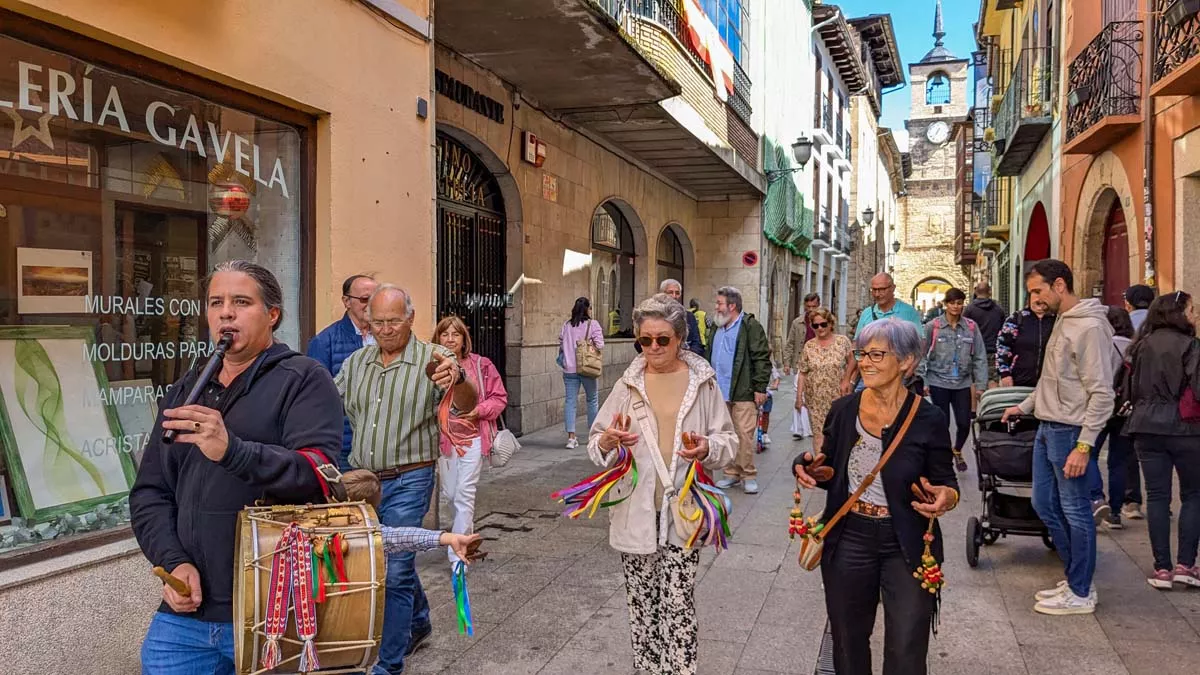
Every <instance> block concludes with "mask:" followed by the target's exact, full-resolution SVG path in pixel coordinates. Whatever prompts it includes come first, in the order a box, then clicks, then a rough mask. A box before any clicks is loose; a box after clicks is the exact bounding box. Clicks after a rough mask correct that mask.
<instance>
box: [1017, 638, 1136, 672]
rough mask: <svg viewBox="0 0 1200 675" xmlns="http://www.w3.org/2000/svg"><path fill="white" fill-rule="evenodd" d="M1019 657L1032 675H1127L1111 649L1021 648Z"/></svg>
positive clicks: (1037, 646) (1026, 646)
mask: <svg viewBox="0 0 1200 675" xmlns="http://www.w3.org/2000/svg"><path fill="white" fill-rule="evenodd" d="M1021 655H1022V656H1023V657H1024V659H1025V663H1026V664H1028V666H1029V671H1030V672H1031V673H1053V672H1066V673H1087V674H1088V675H1127V674H1128V673H1129V670H1127V669H1126V668H1125V664H1124V663H1123V662H1122V660H1121V657H1119V656H1117V653H1116V652H1115V651H1113V649H1112V647H1106V648H1103V649H1097V648H1095V647H1090V646H1085V647H1081V646H1074V645H1072V646H1065V647H1063V646H1052V645H1023V646H1022V647H1021Z"/></svg>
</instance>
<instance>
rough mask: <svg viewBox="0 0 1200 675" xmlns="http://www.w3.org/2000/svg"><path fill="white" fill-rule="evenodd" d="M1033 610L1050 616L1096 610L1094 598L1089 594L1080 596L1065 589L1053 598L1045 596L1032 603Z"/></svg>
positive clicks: (1087, 612)
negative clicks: (1039, 600) (1083, 596)
mask: <svg viewBox="0 0 1200 675" xmlns="http://www.w3.org/2000/svg"><path fill="white" fill-rule="evenodd" d="M1033 611H1035V612H1037V613H1039V614H1049V615H1051V616H1068V615H1072V614H1092V613H1094V612H1095V611H1096V600H1095V598H1092V597H1090V596H1089V597H1086V598H1081V597H1079V596H1078V595H1075V594H1074V593H1072V592H1071V590H1070V589H1067V590H1066V591H1064V592H1062V593H1060V594H1058V595H1056V596H1054V597H1053V598H1047V599H1045V600H1042V601H1041V602H1039V603H1038V604H1036V605H1034V606H1033Z"/></svg>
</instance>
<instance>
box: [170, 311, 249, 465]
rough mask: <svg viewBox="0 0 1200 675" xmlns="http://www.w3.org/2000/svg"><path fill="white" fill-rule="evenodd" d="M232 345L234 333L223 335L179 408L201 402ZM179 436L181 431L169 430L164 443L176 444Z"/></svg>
mask: <svg viewBox="0 0 1200 675" xmlns="http://www.w3.org/2000/svg"><path fill="white" fill-rule="evenodd" d="M231 344H233V333H221V339H220V340H218V341H217V346H216V348H215V349H213V355H212V358H210V359H209V360H208V363H206V364H205V365H204V370H203V371H201V373H200V377H198V378H196V383H195V384H193V385H192V390H191V391H189V392H188V395H187V398H185V399H184V400H183V403H182V404H180V406H179V407H181V408H182V407H183V406H185V405H192V404H193V403H195V402H196V401H199V400H200V394H201V392H203V391H204V388H205V387H207V386H208V382H209V380H211V379H212V378H213V375H215V374H216V372H217V368H219V367H220V365H221V362H222V361H224V360H225V350H226V349H229V345H231ZM178 435H179V431H178V430H177V429H167V430H166V431H164V432H163V435H162V440H163V443H167V444H171V443H174V442H175V437H176V436H178Z"/></svg>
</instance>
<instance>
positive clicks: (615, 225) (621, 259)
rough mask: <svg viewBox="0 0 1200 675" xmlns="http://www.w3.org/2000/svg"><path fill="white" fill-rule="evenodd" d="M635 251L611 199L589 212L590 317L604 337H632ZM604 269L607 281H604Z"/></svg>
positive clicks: (631, 234) (631, 233)
mask: <svg viewBox="0 0 1200 675" xmlns="http://www.w3.org/2000/svg"><path fill="white" fill-rule="evenodd" d="M635 259H636V252H635V249H634V247H633V230H632V228H630V227H629V221H628V220H626V218H625V216H624V215H623V214H622V213H621V211H620V209H618V208H617V206H616V205H615V204H613V203H612V202H605V203H603V204H601V205H600V207H599V208H597V209H596V211H595V213H593V214H592V265H591V269H592V275H593V276H592V279H593V282H592V284H591V285H592V287H593V288H596V289H598V290H599V289H603V290H602V291H601V292H598V293H597V297H595V298H592V317H593V318H595V319H596V320H597V321H599V322H600V325H601V326H602V327H603V328H604V335H605V337H633V280H634V278H635V276H634V262H635ZM605 270H610V271H609V272H608V283H607V284H606V283H604V281H603V277H604V276H605Z"/></svg>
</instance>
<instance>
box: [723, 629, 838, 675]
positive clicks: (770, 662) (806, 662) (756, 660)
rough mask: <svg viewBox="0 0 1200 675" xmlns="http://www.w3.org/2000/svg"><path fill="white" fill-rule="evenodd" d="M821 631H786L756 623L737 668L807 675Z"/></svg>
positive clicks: (818, 644) (817, 646)
mask: <svg viewBox="0 0 1200 675" xmlns="http://www.w3.org/2000/svg"><path fill="white" fill-rule="evenodd" d="M822 635H823V631H822V630H819V629H818V630H787V631H781V630H780V627H779V626H774V625H766V624H758V625H756V626H755V627H754V630H753V631H751V633H750V639H749V640H747V642H746V648H745V649H743V650H742V656H741V658H740V659H738V668H750V669H757V670H765V671H768V672H772V673H796V674H797V675H799V674H803V675H808V674H809V673H812V671H813V665H814V664H815V663H816V662H817V654H818V653H819V652H820V650H821V636H822Z"/></svg>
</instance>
